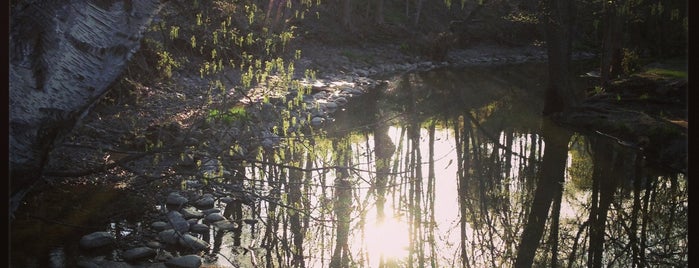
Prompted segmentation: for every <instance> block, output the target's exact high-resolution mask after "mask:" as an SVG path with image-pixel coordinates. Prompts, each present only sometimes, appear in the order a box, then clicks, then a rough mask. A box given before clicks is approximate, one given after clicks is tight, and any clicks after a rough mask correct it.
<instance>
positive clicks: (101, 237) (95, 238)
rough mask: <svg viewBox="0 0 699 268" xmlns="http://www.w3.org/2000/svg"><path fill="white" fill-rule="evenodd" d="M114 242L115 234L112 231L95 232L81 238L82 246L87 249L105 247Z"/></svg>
mask: <svg viewBox="0 0 699 268" xmlns="http://www.w3.org/2000/svg"><path fill="white" fill-rule="evenodd" d="M112 243H114V236H113V235H112V234H111V233H110V232H94V233H91V234H88V235H85V236H83V237H82V238H80V246H81V247H83V248H85V249H92V248H98V247H103V246H106V245H110V244H112Z"/></svg>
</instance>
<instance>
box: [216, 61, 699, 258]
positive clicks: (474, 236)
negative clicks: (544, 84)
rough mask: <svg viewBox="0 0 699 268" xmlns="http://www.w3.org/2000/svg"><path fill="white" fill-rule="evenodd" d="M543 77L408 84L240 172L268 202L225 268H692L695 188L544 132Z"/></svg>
mask: <svg viewBox="0 0 699 268" xmlns="http://www.w3.org/2000/svg"><path fill="white" fill-rule="evenodd" d="M541 67H542V66H532V65H523V66H506V67H503V66H500V67H491V69H488V68H483V67H479V69H464V70H435V71H432V72H428V73H421V74H407V75H403V76H400V77H398V78H397V79H396V80H393V81H391V83H389V84H388V85H387V87H386V88H384V89H382V90H381V91H380V92H379V93H380V94H378V93H377V94H376V95H373V94H369V95H366V96H364V97H362V99H360V100H357V101H356V102H355V103H354V104H353V105H352V106H351V107H349V108H348V111H346V112H345V113H340V114H337V121H336V122H335V124H334V125H333V126H331V127H329V128H327V129H325V131H326V132H325V133H320V130H317V129H316V130H314V133H311V134H312V135H309V136H306V137H290V139H289V142H288V143H287V144H286V147H282V148H279V149H275V150H269V151H263V152H261V157H260V158H259V159H257V160H254V161H249V164H250V166H249V167H246V168H244V169H242V170H241V172H240V174H243V176H244V179H241V181H244V183H243V185H242V186H241V187H244V188H245V189H248V190H249V191H250V192H254V193H256V195H257V196H258V198H257V199H255V202H253V203H252V204H253V206H246V205H243V206H242V207H241V209H240V211H238V210H237V208H234V209H233V210H232V211H231V212H230V213H231V215H234V217H232V218H235V219H257V220H259V223H258V225H257V227H256V228H255V229H253V228H251V227H252V226H250V225H247V224H242V223H241V228H240V229H239V230H241V231H240V234H239V235H240V236H238V234H235V233H233V235H230V236H229V235H223V236H222V237H220V235H219V233H216V234H217V236H216V237H214V239H215V240H221V239H222V240H223V243H222V245H221V251H220V253H221V255H224V256H226V257H227V258H229V260H226V261H219V262H220V263H222V264H227V263H228V262H234V263H236V264H238V265H241V266H251V264H252V260H251V258H254V259H255V263H257V264H258V265H259V266H266V267H279V266H282V267H425V266H429V267H458V266H461V267H512V266H514V264H515V260H516V259H517V255H518V254H530V256H531V258H532V259H533V265H534V266H537V267H538V266H556V267H580V266H591V267H601V266H602V265H604V266H610V267H647V266H686V264H687V258H688V256H687V240H688V237H687V196H688V193H687V180H686V177H684V176H683V175H682V174H672V173H662V172H660V171H658V170H656V169H653V168H651V167H648V166H646V164H645V163H644V159H643V157H642V156H641V155H640V154H639V152H637V151H634V150H632V149H631V148H627V147H623V146H621V145H619V144H618V143H615V142H612V141H611V140H609V139H605V138H604V137H602V136H599V135H598V136H591V135H584V134H579V133H572V132H568V131H566V130H562V129H556V128H555V127H551V129H548V130H547V129H544V130H542V129H541V128H540V126H541V125H542V124H541V121H540V120H541V119H540V117H538V116H537V114H538V113H539V112H540V111H538V110H539V109H538V108H537V107H540V102H541V101H540V100H539V99H540V98H539V96H538V95H537V94H538V93H537V92H538V91H537V90H539V88H540V85H537V84H535V83H534V82H532V81H535V80H536V79H531V78H532V77H541V75H542V71H543V70H544V69H545V68H541ZM484 69H485V70H484ZM540 69H541V70H540ZM474 77H477V78H478V79H474ZM544 126H545V127H546V124H544ZM321 134H323V135H321ZM309 137H312V138H309ZM544 137H548V138H546V139H544ZM571 137H572V138H571ZM552 163H553V165H552V166H551V167H553V169H552V168H551V167H549V168H547V166H546V165H550V164H552ZM556 163H557V164H556ZM557 167H559V168H564V170H558V169H556V168H557ZM551 174H553V175H551ZM555 174H564V177H562V176H557V175H555ZM232 204H234V203H231V204H229V205H228V206H231V205H232ZM226 211H227V212H226V213H229V212H228V208H226ZM532 234H533V235H532ZM231 237H232V238H233V239H232V240H233V241H229V240H227V239H231ZM256 237H258V238H261V239H255V238H256ZM214 244H216V243H214Z"/></svg>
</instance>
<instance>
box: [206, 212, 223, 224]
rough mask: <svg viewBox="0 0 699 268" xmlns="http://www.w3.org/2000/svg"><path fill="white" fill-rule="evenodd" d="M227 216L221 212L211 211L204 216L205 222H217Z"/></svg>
mask: <svg viewBox="0 0 699 268" xmlns="http://www.w3.org/2000/svg"><path fill="white" fill-rule="evenodd" d="M225 219H226V218H225V217H223V215H221V214H220V213H211V214H209V215H206V217H205V218H204V222H217V221H221V220H225Z"/></svg>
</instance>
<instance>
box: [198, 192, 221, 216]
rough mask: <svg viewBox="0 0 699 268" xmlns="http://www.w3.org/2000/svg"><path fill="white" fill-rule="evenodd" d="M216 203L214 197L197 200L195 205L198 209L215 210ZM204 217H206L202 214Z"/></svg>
mask: <svg viewBox="0 0 699 268" xmlns="http://www.w3.org/2000/svg"><path fill="white" fill-rule="evenodd" d="M214 202H216V200H214V197H213V196H204V197H202V198H201V199H199V200H197V202H195V203H194V205H195V206H196V207H197V208H213V207H214ZM202 216H204V215H203V214H202Z"/></svg>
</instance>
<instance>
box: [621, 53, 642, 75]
mask: <svg viewBox="0 0 699 268" xmlns="http://www.w3.org/2000/svg"><path fill="white" fill-rule="evenodd" d="M622 53H623V55H622V59H621V69H622V72H623V73H624V74H626V75H629V74H632V73H635V72H636V71H638V70H639V69H640V68H641V64H640V60H639V56H638V53H636V52H635V51H633V50H630V49H628V48H624V49H623V52H622Z"/></svg>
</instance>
